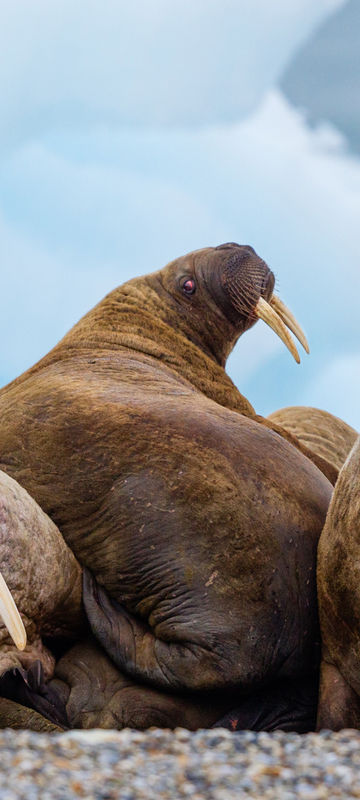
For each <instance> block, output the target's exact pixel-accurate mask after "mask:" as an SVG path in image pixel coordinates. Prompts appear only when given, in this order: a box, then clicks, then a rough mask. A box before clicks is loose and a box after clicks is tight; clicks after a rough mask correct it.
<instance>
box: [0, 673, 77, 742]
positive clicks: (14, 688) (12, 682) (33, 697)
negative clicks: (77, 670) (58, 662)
mask: <svg viewBox="0 0 360 800" xmlns="http://www.w3.org/2000/svg"><path fill="white" fill-rule="evenodd" d="M0 696H1V697H3V698H6V699H7V700H12V701H15V702H16V703H17V704H18V705H21V706H25V707H26V708H29V709H32V710H33V711H36V712H37V713H38V714H41V716H42V717H45V719H47V720H49V721H50V722H52V723H53V724H54V725H57V726H59V727H60V728H62V729H65V728H68V727H69V723H68V719H67V715H66V708H65V705H64V703H63V702H62V699H61V697H60V695H59V694H58V693H57V692H56V691H55V690H54V689H53V688H52V687H51V686H49V685H48V684H46V683H45V679H44V671H43V668H42V664H41V662H40V661H34V663H33V664H32V665H31V666H30V667H29V669H22V668H21V667H14V668H13V669H10V670H8V671H7V672H5V673H4V674H3V675H2V676H1V678H0Z"/></svg>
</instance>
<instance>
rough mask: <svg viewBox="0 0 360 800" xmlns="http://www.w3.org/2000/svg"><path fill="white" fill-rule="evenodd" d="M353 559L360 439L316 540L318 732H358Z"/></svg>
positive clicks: (359, 510) (359, 609) (358, 593)
mask: <svg viewBox="0 0 360 800" xmlns="http://www.w3.org/2000/svg"><path fill="white" fill-rule="evenodd" d="M359 557H360V437H359V438H358V439H357V442H356V444H355V445H354V447H353V449H352V451H351V453H350V455H349V457H348V458H347V460H346V462H345V464H344V466H343V468H342V470H341V472H340V475H339V479H338V482H337V484H336V487H335V490H334V494H333V498H332V501H331V504H330V506H329V510H328V514H327V518H326V523H325V526H324V530H323V532H322V534H321V537H320V542H319V560H318V592H319V611H320V620H321V634H322V663H321V677H320V698H319V711H318V728H330V729H332V730H340V729H341V728H360V629H359V621H360V588H359V587H360V581H359Z"/></svg>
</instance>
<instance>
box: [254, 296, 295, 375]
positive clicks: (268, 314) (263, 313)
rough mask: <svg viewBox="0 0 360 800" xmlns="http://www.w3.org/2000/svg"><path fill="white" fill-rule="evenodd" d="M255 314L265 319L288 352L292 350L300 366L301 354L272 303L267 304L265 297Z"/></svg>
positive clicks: (260, 301) (260, 300)
mask: <svg viewBox="0 0 360 800" xmlns="http://www.w3.org/2000/svg"><path fill="white" fill-rule="evenodd" d="M254 313H255V314H256V316H257V317H259V319H263V320H264V322H266V324H267V325H269V326H270V328H272V329H273V331H275V333H277V335H278V336H279V337H280V339H282V341H283V342H284V344H285V345H286V347H287V348H288V350H290V353H291V355H293V356H294V358H295V361H296V363H297V364H300V358H299V353H298V351H297V349H296V347H295V344H294V342H293V340H292V338H291V336H290V334H289V331H288V330H287V328H286V327H285V325H284V323H283V321H282V319H281V317H279V315H278V314H277V313H276V311H274V309H273V308H272V307H271V305H270V303H267V302H266V300H264V298H263V297H260V298H259V300H258V302H257V304H256V306H255V308H254Z"/></svg>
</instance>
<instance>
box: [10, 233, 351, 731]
mask: <svg viewBox="0 0 360 800" xmlns="http://www.w3.org/2000/svg"><path fill="white" fill-rule="evenodd" d="M273 289H274V277H273V274H272V273H271V271H270V270H269V268H268V267H267V265H266V264H265V262H264V261H262V260H261V259H260V258H259V257H258V256H257V255H256V253H255V251H254V250H253V249H252V248H251V247H247V246H246V247H242V246H239V245H236V244H232V243H230V244H226V245H222V246H220V247H217V248H205V249H203V250H199V251H195V252H194V253H190V254H189V255H187V256H184V257H182V258H179V259H177V260H176V261H173V262H171V263H170V264H169V265H168V266H167V267H165V268H164V269H162V270H160V271H159V272H155V273H152V274H151V275H148V276H145V277H144V278H136V279H134V280H132V281H129V282H128V283H126V284H124V285H123V286H121V287H119V288H118V289H116V290H115V291H113V292H111V293H110V294H109V295H108V296H107V297H106V298H105V299H104V300H103V301H102V302H101V303H99V304H98V305H97V306H96V307H95V308H94V309H93V310H92V311H90V312H89V313H88V314H87V315H86V316H85V317H84V318H83V319H82V320H80V322H79V323H78V324H77V325H75V327H74V328H73V329H72V330H71V331H70V332H69V334H67V336H65V338H64V339H63V340H62V341H61V342H60V343H59V344H58V345H57V346H56V347H55V348H54V349H53V350H52V351H51V352H50V353H49V354H48V355H47V356H46V357H45V358H43V359H42V360H41V361H40V362H39V363H38V364H36V365H35V366H34V367H32V368H31V369H30V370H28V372H26V373H25V374H24V375H22V376H21V377H19V378H18V379H16V380H15V381H13V382H12V383H11V384H9V385H8V386H7V387H5V388H4V389H2V391H1V392H0V459H1V463H0V467H1V468H2V469H3V470H5V471H6V472H8V473H9V474H10V475H11V476H13V477H14V478H16V480H18V481H19V482H20V483H21V484H22V485H23V486H24V487H25V488H26V489H27V490H28V492H29V493H30V494H31V496H32V497H33V498H35V500H36V501H37V502H38V503H39V504H40V506H41V507H42V509H43V510H44V511H45V512H46V513H47V514H49V515H50V517H51V518H52V519H53V520H54V522H55V523H56V524H57V526H58V527H59V529H60V530H61V532H62V534H63V536H64V538H65V540H66V542H67V543H68V545H69V546H70V547H71V549H72V550H73V552H74V554H75V555H76V557H77V559H78V560H79V562H80V563H81V564H82V565H83V566H84V567H85V570H84V602H85V608H86V611H87V615H88V619H89V621H90V624H91V627H92V630H93V633H94V634H95V636H96V637H97V638H98V640H99V642H100V643H101V644H102V645H103V647H104V648H105V650H106V651H107V653H108V654H109V655H110V657H111V658H112V659H113V661H114V663H115V664H116V665H117V667H118V669H119V670H120V671H122V672H124V673H125V674H126V675H128V676H130V677H131V678H132V679H133V680H134V681H138V682H139V683H141V684H145V683H147V684H149V685H151V686H153V687H155V688H157V689H163V690H165V691H168V692H172V693H176V692H184V691H187V692H194V691H197V692H205V691H206V692H208V691H213V690H219V691H222V690H226V691H228V690H232V689H233V690H236V691H240V692H241V693H242V694H243V695H249V694H251V693H254V697H255V700H254V702H256V694H255V693H256V692H257V691H258V690H259V687H266V686H267V685H269V684H271V683H272V682H274V681H279V680H281V679H286V680H294V681H298V682H299V681H301V680H302V679H303V678H304V679H305V678H306V676H308V675H309V674H311V673H312V672H313V671H314V670H315V669H316V668H317V665H318V659H319V631H318V620H317V604H316V586H315V559H316V548H317V541H318V538H319V535H320V532H321V529H322V526H323V523H324V519H325V515H326V511H327V507H328V504H329V500H330V496H331V491H332V487H331V484H330V482H329V480H328V479H327V478H326V477H325V474H324V473H326V474H328V476H329V477H330V478H331V479H334V475H336V471H335V472H334V469H333V467H332V466H331V465H329V464H328V463H327V462H326V460H324V459H322V458H320V457H318V456H317V455H316V454H312V453H311V451H309V450H307V449H306V447H304V446H303V445H302V444H301V443H297V441H296V439H294V438H293V437H292V436H291V435H290V434H288V433H287V432H286V431H283V435H280V434H279V432H278V430H279V429H277V427H276V425H274V424H273V423H270V422H269V421H266V420H261V419H260V418H258V417H257V416H256V415H255V412H254V410H253V409H252V407H251V405H250V403H249V402H248V401H247V400H246V399H245V398H244V397H243V396H242V395H241V394H240V393H239V391H238V390H237V389H236V387H235V386H234V384H233V383H232V382H231V380H230V378H229V377H228V376H227V374H226V372H225V370H224V365H225V362H226V358H227V356H228V354H229V352H230V351H231V348H232V347H233V345H234V344H235V342H236V341H237V340H238V338H239V337H240V336H241V334H242V333H243V332H244V331H246V330H247V329H248V328H249V327H250V326H251V325H253V324H254V322H255V321H256V319H257V318H258V317H259V316H261V317H262V318H264V319H265V320H266V321H268V322H269V323H270V324H271V325H272V327H274V329H276V331H277V332H278V333H279V335H281V337H282V338H283V339H284V341H285V342H286V344H287V345H288V346H289V348H290V349H291V351H292V352H293V354H294V356H295V357H296V359H297V360H298V356H297V351H296V349H295V346H294V344H293V342H292V339H291V338H290V336H289V334H288V332H287V329H286V327H285V324H284V322H286V323H287V324H288V325H289V326H291V327H292V328H293V329H294V331H295V333H296V335H297V336H298V338H299V339H302V338H303V337H302V334H301V331H300V329H299V328H298V326H297V324H296V323H294V322H293V321H292V318H290V317H289V314H288V312H287V310H284V307H283V306H282V304H281V303H279V301H278V300H276V299H275V298H274V295H273ZM272 427H273V428H274V430H272V429H271V428H272ZM304 453H306V454H307V455H305V454H304ZM307 456H309V457H307ZM311 459H312V460H311ZM316 464H318V465H319V467H320V468H318V467H317V466H316ZM274 714H275V716H276V709H275V710H274Z"/></svg>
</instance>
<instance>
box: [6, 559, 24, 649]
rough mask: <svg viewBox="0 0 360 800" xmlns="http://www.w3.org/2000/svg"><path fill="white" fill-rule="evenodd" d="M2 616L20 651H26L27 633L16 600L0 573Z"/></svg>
mask: <svg viewBox="0 0 360 800" xmlns="http://www.w3.org/2000/svg"><path fill="white" fill-rule="evenodd" d="M0 616H1V617H2V619H3V622H4V625H5V626H6V628H7V629H8V631H9V634H10V636H11V638H12V640H13V641H14V643H15V644H16V647H17V648H18V650H25V647H26V631H25V628H24V625H23V621H22V619H21V617H20V614H19V612H18V610H17V607H16V603H15V600H14V598H13V596H12V594H11V592H10V589H9V588H8V586H7V584H6V582H5V580H4V578H3V576H2V574H1V572H0Z"/></svg>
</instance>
